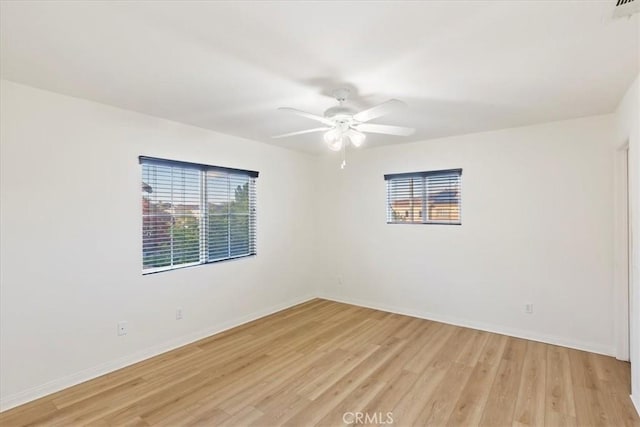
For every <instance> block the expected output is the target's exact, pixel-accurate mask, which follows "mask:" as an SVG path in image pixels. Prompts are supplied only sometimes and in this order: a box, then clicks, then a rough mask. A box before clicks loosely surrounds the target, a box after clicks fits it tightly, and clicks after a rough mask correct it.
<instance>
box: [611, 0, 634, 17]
mask: <svg viewBox="0 0 640 427" xmlns="http://www.w3.org/2000/svg"><path fill="white" fill-rule="evenodd" d="M638 12H640V0H616V7H614V8H613V17H614V18H622V17H625V16H631V15H633V14H635V13H638Z"/></svg>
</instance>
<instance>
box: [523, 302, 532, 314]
mask: <svg viewBox="0 0 640 427" xmlns="http://www.w3.org/2000/svg"><path fill="white" fill-rule="evenodd" d="M524 312H525V313H527V314H532V313H533V304H532V303H527V304H525V305H524Z"/></svg>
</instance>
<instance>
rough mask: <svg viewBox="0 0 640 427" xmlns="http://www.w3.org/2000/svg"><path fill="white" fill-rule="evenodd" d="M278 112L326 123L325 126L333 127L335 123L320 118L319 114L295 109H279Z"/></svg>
mask: <svg viewBox="0 0 640 427" xmlns="http://www.w3.org/2000/svg"><path fill="white" fill-rule="evenodd" d="M278 110H280V111H286V112H289V113H293V114H297V115H299V116H302V117H306V118H307V119H311V120H315V121H317V122H320V123H324V124H325V125H329V126H333V122H332V121H331V120H329V119H327V118H325V117H322V116H318V115H317V114H311V113H307V112H306V111H302V110H296V109H295V108H287V107H280V108H278Z"/></svg>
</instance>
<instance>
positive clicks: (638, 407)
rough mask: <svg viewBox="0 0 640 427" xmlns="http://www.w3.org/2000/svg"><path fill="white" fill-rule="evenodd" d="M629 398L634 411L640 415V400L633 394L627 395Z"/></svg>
mask: <svg viewBox="0 0 640 427" xmlns="http://www.w3.org/2000/svg"><path fill="white" fill-rule="evenodd" d="M629 397H630V398H631V403H633V406H635V407H636V412H637V413H638V415H640V400H638V399H636V398H635V397H633V395H631V396H629Z"/></svg>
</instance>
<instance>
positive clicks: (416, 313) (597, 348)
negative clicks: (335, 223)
mask: <svg viewBox="0 0 640 427" xmlns="http://www.w3.org/2000/svg"><path fill="white" fill-rule="evenodd" d="M318 298H323V299H327V300H331V301H336V302H342V303H345V304H351V305H358V306H361V307H367V308H373V309H375V310H381V311H387V312H390V313H397V314H403V315H405V316H411V317H417V318H420V319H426V320H433V321H435V322H441V323H447V324H450V325H455V326H463V327H466V328H471V329H478V330H481V331H486V332H493V333H496V334H500V335H508V336H511V337H515V338H524V339H527V340H531V341H539V342H543V343H546V344H553V345H559V346H562V347H568V348H573V349H576V350H583V351H589V352H591V353H598V354H604V355H606V356H613V355H614V354H615V351H614V348H613V347H607V346H603V345H600V344H594V343H587V342H580V341H575V340H569V339H566V338H563V337H557V336H552V335H545V334H538V333H536V332H531V331H523V330H520V329H514V328H508V327H504V326H500V325H493V324H488V323H483V322H476V321H472V320H468V319H461V318H457V317H451V316H446V315H441V314H436V313H430V312H427V311H422V310H415V309H408V308H403V307H394V306H391V305H387V304H380V303H375V302H371V301H364V300H361V299H357V298H339V297H334V296H331V295H328V294H323V293H321V294H319V295H318Z"/></svg>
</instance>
